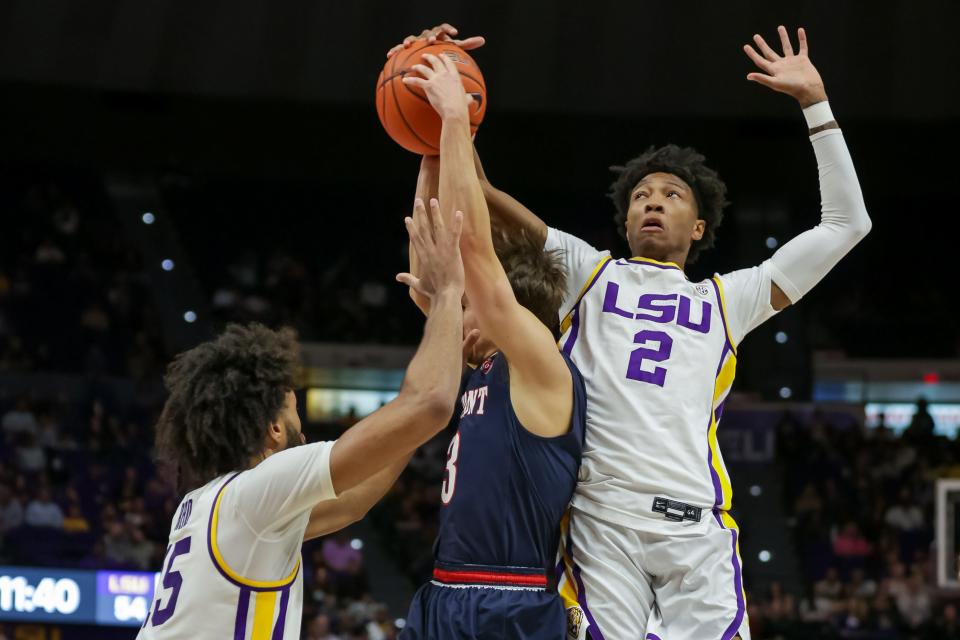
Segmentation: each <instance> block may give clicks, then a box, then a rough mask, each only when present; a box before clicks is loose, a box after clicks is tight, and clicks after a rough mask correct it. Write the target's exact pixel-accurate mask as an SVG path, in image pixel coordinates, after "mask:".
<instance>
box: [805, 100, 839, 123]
mask: <svg viewBox="0 0 960 640" xmlns="http://www.w3.org/2000/svg"><path fill="white" fill-rule="evenodd" d="M803 117H804V118H806V119H807V128H808V129H816V128H817V127H821V126H823V125H825V124H827V123H828V122H832V121H833V111H831V110H830V103H829V102H827V101H826V100H824V101H823V102H818V103H816V104H812V105H810V106H809V107H807V108H806V109H804V110H803Z"/></svg>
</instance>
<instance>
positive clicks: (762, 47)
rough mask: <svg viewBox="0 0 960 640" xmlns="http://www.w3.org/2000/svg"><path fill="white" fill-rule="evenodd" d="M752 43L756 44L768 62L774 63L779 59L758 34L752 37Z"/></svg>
mask: <svg viewBox="0 0 960 640" xmlns="http://www.w3.org/2000/svg"><path fill="white" fill-rule="evenodd" d="M753 41H754V42H756V43H757V47H759V48H760V53H762V54H763V55H764V57H765V58H766V59H767V60H769V61H770V62H776V61H777V60H779V59H780V56H779V55H777V52H776V51H774V50H773V49H771V48H770V45H768V44H767V41H766V40H764V39H763V36H761V35H760V34H759V33H755V34H754V35H753Z"/></svg>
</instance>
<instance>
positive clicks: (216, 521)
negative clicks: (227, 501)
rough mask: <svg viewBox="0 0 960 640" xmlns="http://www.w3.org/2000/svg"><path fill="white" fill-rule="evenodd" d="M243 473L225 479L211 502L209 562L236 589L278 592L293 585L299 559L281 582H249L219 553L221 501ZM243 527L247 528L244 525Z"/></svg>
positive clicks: (208, 528) (298, 568)
mask: <svg viewBox="0 0 960 640" xmlns="http://www.w3.org/2000/svg"><path fill="white" fill-rule="evenodd" d="M241 473H243V472H242V471H241V472H238V473H235V474H234V475H232V476H230V477H229V478H227V481H226V482H224V483H223V485H222V486H221V487H220V488H219V489H218V490H217V495H216V497H215V498H214V500H213V507H212V508H211V509H210V521H209V523H208V524H207V551H208V552H209V554H210V560H211V561H212V562H213V565H214V566H215V567H216V568H217V571H219V572H220V575H222V576H223V577H224V578H226V579H227V580H228V581H230V582H231V583H233V584H234V585H236V586H238V587H246V588H248V589H252V590H254V591H280V590H282V589H285V588H287V587H289V586H290V585H291V584H293V581H294V580H295V579H296V577H297V574H298V573H299V572H300V558H299V557H298V558H297V561H296V563H295V564H294V566H293V571H291V572H290V575H288V576H287V577H285V578H283V579H281V580H251V579H249V578H245V577H243V576H241V575H240V574H239V573H237V572H236V571H234V570H233V569H232V568H231V567H230V565H228V564H227V562H226V560H224V558H223V554H222V553H221V552H220V548H219V546H218V544H217V529H218V527H219V525H220V522H221V520H220V515H221V514H220V507H221V505H222V501H223V495H224V492H225V490H226V488H227V486H228V485H229V484H230V483H231V482H233V481H234V480H236V479H237V477H238V476H239V475H240V474H241ZM244 526H248V527H249V525H247V524H246V523H244Z"/></svg>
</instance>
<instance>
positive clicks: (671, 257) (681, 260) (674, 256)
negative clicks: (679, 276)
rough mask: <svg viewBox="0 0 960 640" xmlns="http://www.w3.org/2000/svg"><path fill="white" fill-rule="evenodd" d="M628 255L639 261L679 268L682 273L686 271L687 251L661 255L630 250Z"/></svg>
mask: <svg viewBox="0 0 960 640" xmlns="http://www.w3.org/2000/svg"><path fill="white" fill-rule="evenodd" d="M630 253H631V254H632V255H633V258H634V259H637V258H639V259H641V260H653V261H654V262H664V263H668V264H672V265H676V266H678V267H680V269H681V270H682V271H686V268H687V264H686V263H687V255H688V254H689V251H684V252H683V253H663V254H659V253H658V254H651V253H649V252H646V253H645V252H642V251H633V250H632V249H631V250H630Z"/></svg>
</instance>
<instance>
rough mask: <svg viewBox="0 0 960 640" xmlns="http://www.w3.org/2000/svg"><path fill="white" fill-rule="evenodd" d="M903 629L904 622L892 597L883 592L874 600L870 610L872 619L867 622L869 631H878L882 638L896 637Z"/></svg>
mask: <svg viewBox="0 0 960 640" xmlns="http://www.w3.org/2000/svg"><path fill="white" fill-rule="evenodd" d="M902 627H903V620H902V618H901V617H900V612H899V611H897V608H896V607H895V606H894V604H893V602H892V601H891V600H890V596H888V595H887V594H885V593H883V592H882V591H881V592H879V593H878V594H877V597H876V598H874V600H873V603H872V607H871V609H870V618H869V620H868V621H867V629H869V630H870V631H876V632H879V633H881V634H886V635H882V636H881V637H895V636H894V634H895V633H896V632H897V631H898V630H899V629H901V628H902Z"/></svg>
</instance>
